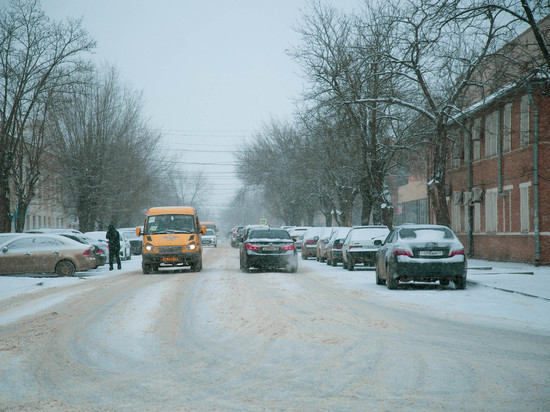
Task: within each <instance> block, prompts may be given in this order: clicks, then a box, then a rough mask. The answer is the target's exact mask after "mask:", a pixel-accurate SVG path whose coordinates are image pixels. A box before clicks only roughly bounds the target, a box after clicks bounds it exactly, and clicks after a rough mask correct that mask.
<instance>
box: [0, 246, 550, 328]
mask: <svg viewBox="0 0 550 412" xmlns="http://www.w3.org/2000/svg"><path fill="white" fill-rule="evenodd" d="M205 253H215V251H214V250H206V251H205ZM468 266H469V269H468V284H467V287H466V289H465V290H455V289H454V287H453V285H452V283H451V285H450V286H449V287H440V286H439V285H438V284H415V283H411V284H401V285H400V287H399V289H398V290H388V289H387V288H386V287H385V286H379V285H376V283H375V275H374V270H371V269H366V268H361V267H356V270H355V271H353V272H350V271H347V270H344V269H343V268H342V266H341V265H340V266H338V267H336V268H334V267H331V266H328V265H326V264H323V263H319V262H317V261H315V260H307V261H304V260H301V259H300V260H299V269H298V273H297V274H296V275H294V274H293V275H292V276H299V275H300V272H303V271H307V272H308V273H314V274H315V275H318V276H322V277H323V278H326V279H329V280H330V281H331V282H334V283H335V284H336V285H338V286H339V287H343V288H349V289H353V290H357V291H359V292H364V293H374V294H375V295H376V297H377V298H380V299H391V300H392V301H395V300H398V301H399V302H401V303H402V304H403V306H406V307H407V308H408V309H411V308H412V309H417V310H423V311H425V310H429V309H435V310H436V311H437V313H438V314H443V315H445V316H448V317H449V318H451V319H452V318H454V317H456V316H458V315H459V314H460V315H461V316H465V317H467V318H468V319H471V320H472V321H476V322H480V323H485V324H489V325H495V326H498V325H501V324H504V323H508V324H512V325H514V326H522V327H526V328H528V329H532V330H533V331H537V332H539V333H544V334H550V320H549V319H548V314H549V313H550V267H534V266H531V265H526V264H516V263H502V262H489V261H484V260H474V259H471V260H470V261H469V265H468ZM205 269H209V268H205ZM210 270H214V271H218V270H219V269H218V268H212V269H210ZM134 271H139V272H141V257H140V256H133V257H132V259H131V260H130V261H125V262H122V270H116V269H115V270H113V271H109V267H108V265H104V266H102V267H99V268H97V269H94V270H91V271H87V272H78V273H77V274H76V276H75V277H71V278H58V277H56V276H37V275H34V276H30V275H27V276H0V299H8V298H11V297H14V296H17V295H20V294H24V293H32V292H35V291H37V290H40V289H43V288H55V287H59V286H65V285H70V284H76V283H79V282H86V281H89V280H91V279H100V278H102V277H107V276H114V275H119V274H125V273H129V272H134ZM209 275H210V276H212V273H210V274H209ZM283 279H284V277H283V278H279V281H283V282H284V280H283ZM289 285H290V283H289ZM281 286H283V287H284V285H281ZM212 287H215V283H214V284H213V285H212ZM63 298H64V297H63V296H59V295H55V296H52V297H51V298H49V300H44V301H40V302H39V303H38V304H36V305H35V306H34V307H33V309H29V308H28V307H27V308H24V309H23V308H22V309H20V310H17V309H16V308H14V309H13V310H7V311H4V312H3V313H1V312H0V325H2V324H6V323H9V322H13V321H16V320H17V319H18V318H20V317H22V316H25V315H28V314H29V310H32V311H33V312H37V311H40V310H43V309H46V308H47V307H48V306H52V305H54V304H56V303H58V302H59V301H61V300H63Z"/></svg>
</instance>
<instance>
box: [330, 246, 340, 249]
mask: <svg viewBox="0 0 550 412" xmlns="http://www.w3.org/2000/svg"><path fill="white" fill-rule="evenodd" d="M332 248H333V249H342V245H340V246H336V245H334V246H333V247H332Z"/></svg>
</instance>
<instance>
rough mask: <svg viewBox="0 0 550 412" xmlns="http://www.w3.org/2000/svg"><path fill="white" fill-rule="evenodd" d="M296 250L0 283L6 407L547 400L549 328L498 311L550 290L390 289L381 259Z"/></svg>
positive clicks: (224, 252) (430, 405)
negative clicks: (337, 258) (290, 259)
mask: <svg viewBox="0 0 550 412" xmlns="http://www.w3.org/2000/svg"><path fill="white" fill-rule="evenodd" d="M299 263H300V268H299V270H298V273H297V274H287V273H273V272H270V273H260V274H259V273H249V274H245V273H242V272H240V271H239V269H238V268H239V262H238V251H237V250H236V249H232V248H230V247H228V246H226V245H222V246H220V247H218V248H216V249H208V250H207V251H206V252H205V256H204V270H203V271H202V272H200V273H191V272H187V271H186V272H184V273H166V274H156V275H142V274H141V269H140V266H139V257H134V258H133V260H132V261H131V262H124V263H123V265H124V267H125V270H124V271H123V272H122V273H120V272H119V273H116V272H111V273H109V272H106V273H105V272H103V274H102V275H97V276H88V277H85V278H83V279H78V278H74V279H70V280H65V279H55V280H59V281H63V282H64V283H63V285H57V286H56V287H42V288H41V289H36V290H34V291H31V292H25V293H20V294H17V295H15V296H8V297H5V296H4V297H2V296H1V294H0V385H1V389H0V410H10V411H11V410H56V411H57V410H71V411H75V410H133V411H135V410H140V411H141V410H161V409H162V410H312V411H313V410H315V411H318V410H341V411H348V410H381V411H385V410H435V409H445V410H468V411H471V410H495V411H496V410H498V411H517V410H524V411H535V410H547V408H548V405H550V389H549V388H550V332H549V330H548V329H545V328H539V327H537V325H536V324H534V325H525V324H523V323H522V322H520V321H518V320H514V319H508V318H507V317H504V318H500V317H499V316H498V314H497V312H495V311H494V306H495V305H498V304H499V303H501V300H500V299H502V300H504V303H506V304H517V305H518V308H519V309H518V310H521V307H525V306H528V305H538V304H540V305H549V302H547V301H543V300H537V299H533V298H531V300H529V298H527V297H521V296H517V297H516V296H512V297H511V296H510V294H507V293H505V292H499V291H492V290H488V289H487V288H475V287H474V288H467V289H466V290H465V291H457V290H453V289H452V288H449V289H448V290H447V289H441V288H438V287H431V286H426V287H415V288H413V289H412V290H398V291H388V290H387V289H385V288H383V287H381V286H376V285H374V274H373V272H372V271H366V270H363V271H361V270H358V271H356V272H347V271H343V270H342V269H341V268H332V267H328V266H326V265H321V264H319V263H317V262H315V261H306V262H304V261H302V260H300V262H299ZM132 268H133V269H132ZM339 276H341V277H342V279H344V278H346V277H350V276H353V277H355V278H354V279H355V284H351V285H350V284H345V282H344V281H343V280H335V278H337V277H339ZM362 278H364V279H365V284H368V287H358V286H357V284H358V283H360V280H361V279H362ZM357 279H359V282H358V281H357ZM38 281H39V280H38ZM34 282H35V283H36V282H37V279H34ZM494 293H496V294H498V295H496V297H495V295H494ZM489 296H491V298H490V300H488V297H489ZM499 296H500V297H499ZM413 300H414V301H413ZM507 300H508V301H507ZM468 301H469V302H471V305H472V309H471V310H469V311H468V310H455V309H456V308H462V307H464V306H465V304H464V302H468ZM437 302H442V303H439V304H438V303H437ZM446 302H447V303H446ZM484 305H485V306H484ZM546 313H548V312H546Z"/></svg>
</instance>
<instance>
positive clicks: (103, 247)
mask: <svg viewBox="0 0 550 412" xmlns="http://www.w3.org/2000/svg"><path fill="white" fill-rule="evenodd" d="M60 235H61V236H65V237H67V238H69V239H72V240H76V241H77V242H80V243H82V244H84V245H92V246H93V247H94V257H95V260H96V268H97V267H99V266H103V265H104V264H105V263H106V262H107V258H108V257H109V246H108V245H107V243H105V242H101V241H100V240H95V239H92V238H91V237H89V236H86V235H84V234H80V233H73V232H68V233H63V232H62V233H60Z"/></svg>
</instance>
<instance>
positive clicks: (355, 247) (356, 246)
mask: <svg viewBox="0 0 550 412" xmlns="http://www.w3.org/2000/svg"><path fill="white" fill-rule="evenodd" d="M360 247H361V245H355V246H350V247H349V248H350V249H358V248H360Z"/></svg>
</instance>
